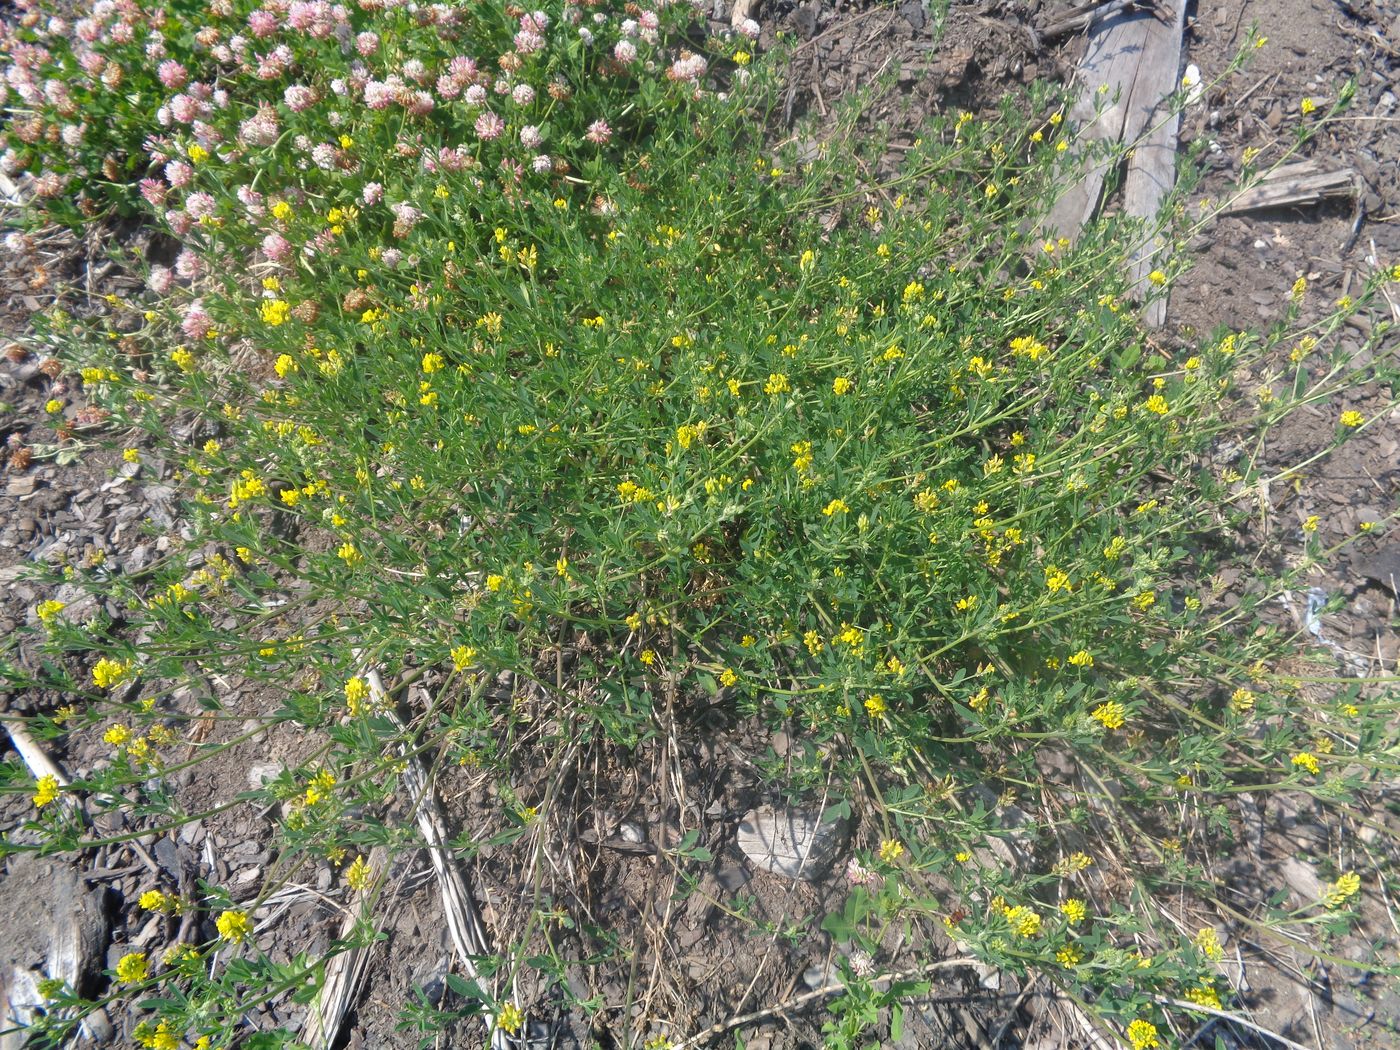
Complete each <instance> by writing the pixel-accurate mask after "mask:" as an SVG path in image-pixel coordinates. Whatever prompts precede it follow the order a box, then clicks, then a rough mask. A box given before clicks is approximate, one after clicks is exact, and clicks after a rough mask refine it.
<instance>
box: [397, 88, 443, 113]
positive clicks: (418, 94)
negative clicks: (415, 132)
mask: <svg viewBox="0 0 1400 1050" xmlns="http://www.w3.org/2000/svg"><path fill="white" fill-rule="evenodd" d="M435 105H437V103H436V102H434V101H433V96H432V95H430V94H428V93H427V92H426V91H415V92H413V93H412V94H410V95H408V96H407V97H406V98H405V99H404V108H405V109H407V110H408V111H409V112H410V113H412V114H413V115H414V116H415V117H423V116H427V115H428V114H429V113H431V112H432V111H433V107H434V106H435Z"/></svg>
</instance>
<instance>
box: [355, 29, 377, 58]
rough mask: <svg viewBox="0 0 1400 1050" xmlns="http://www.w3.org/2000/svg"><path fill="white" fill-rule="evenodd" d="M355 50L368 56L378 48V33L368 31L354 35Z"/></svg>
mask: <svg viewBox="0 0 1400 1050" xmlns="http://www.w3.org/2000/svg"><path fill="white" fill-rule="evenodd" d="M355 50H356V51H358V52H359V53H360V54H361V55H363V56H364V57H365V58H369V56H370V55H372V54H374V53H375V52H376V51H378V50H379V34H378V33H369V32H365V33H361V34H359V35H358V36H357V37H355Z"/></svg>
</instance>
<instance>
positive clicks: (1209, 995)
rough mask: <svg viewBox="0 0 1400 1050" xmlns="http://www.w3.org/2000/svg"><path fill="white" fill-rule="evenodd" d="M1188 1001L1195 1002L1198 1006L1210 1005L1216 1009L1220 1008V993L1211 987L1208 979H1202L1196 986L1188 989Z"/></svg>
mask: <svg viewBox="0 0 1400 1050" xmlns="http://www.w3.org/2000/svg"><path fill="white" fill-rule="evenodd" d="M1186 1001H1187V1002H1190V1003H1195V1004H1196V1005H1197V1006H1209V1007H1213V1008H1214V1009H1216V1010H1219V1009H1220V1005H1221V1004H1220V993H1219V992H1217V991H1216V990H1215V989H1214V988H1213V987H1211V985H1210V983H1209V982H1208V981H1202V982H1201V983H1200V984H1199V985H1197V986H1196V987H1194V988H1188V989H1186Z"/></svg>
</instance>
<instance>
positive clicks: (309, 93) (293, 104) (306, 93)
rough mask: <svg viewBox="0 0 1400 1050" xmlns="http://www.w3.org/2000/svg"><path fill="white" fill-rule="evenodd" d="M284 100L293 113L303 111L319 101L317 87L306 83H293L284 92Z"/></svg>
mask: <svg viewBox="0 0 1400 1050" xmlns="http://www.w3.org/2000/svg"><path fill="white" fill-rule="evenodd" d="M282 100H283V101H284V102H286V103H287V108H288V109H290V110H291V111H292V112H293V113H303V112H305V111H306V110H308V109H310V108H311V107H312V106H314V105H315V104H316V102H317V101H318V100H317V98H316V89H315V88H312V87H307V86H306V85H305V84H293V85H292V86H291V87H289V88H287V90H286V91H284V92H283V93H282Z"/></svg>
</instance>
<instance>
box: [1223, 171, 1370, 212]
mask: <svg viewBox="0 0 1400 1050" xmlns="http://www.w3.org/2000/svg"><path fill="white" fill-rule="evenodd" d="M1356 185H1357V174H1356V170H1355V169H1354V168H1333V169H1330V170H1323V168H1322V167H1321V166H1320V165H1319V164H1318V163H1317V162H1316V161H1312V160H1304V161H1299V162H1298V163H1296V164H1284V165H1282V166H1280V167H1279V168H1277V169H1276V170H1274V171H1273V172H1271V173H1269V175H1268V176H1266V177H1265V178H1263V179H1261V180H1260V181H1259V183H1258V184H1256V185H1254V186H1251V187H1249V189H1247V190H1245V191H1243V192H1242V193H1240V195H1239V196H1237V197H1236V198H1235V199H1234V200H1232V201H1231V202H1230V203H1229V204H1227V205H1226V206H1225V208H1224V209H1223V210H1222V211H1221V214H1222V215H1239V214H1241V213H1243V212H1248V211H1259V210H1260V209H1261V208H1290V207H1297V206H1302V205H1306V204H1316V203H1317V202H1318V201H1320V200H1323V199H1324V198H1326V197H1352V196H1355V195H1356Z"/></svg>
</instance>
